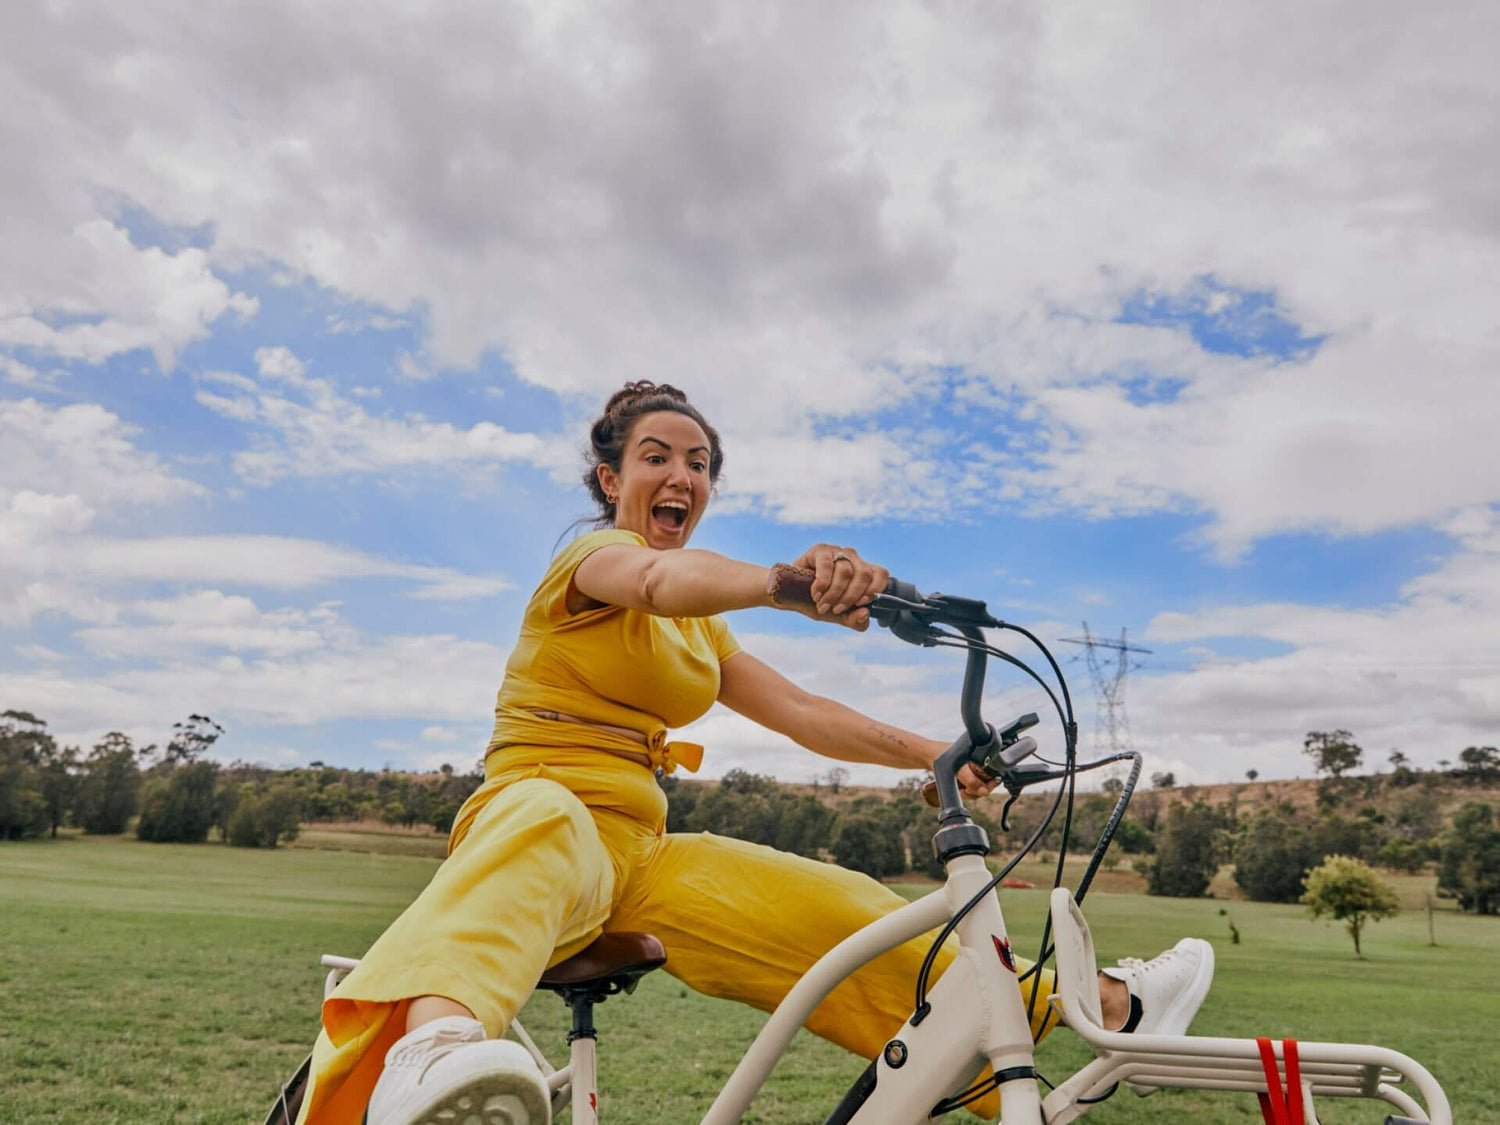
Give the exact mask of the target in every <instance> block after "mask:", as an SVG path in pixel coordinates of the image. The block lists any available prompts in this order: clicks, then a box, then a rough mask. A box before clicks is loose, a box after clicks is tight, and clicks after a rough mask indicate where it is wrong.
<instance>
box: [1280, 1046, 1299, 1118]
mask: <svg viewBox="0 0 1500 1125" xmlns="http://www.w3.org/2000/svg"><path fill="white" fill-rule="evenodd" d="M1281 1058H1282V1060H1283V1061H1284V1062H1285V1063H1286V1100H1287V1107H1288V1108H1289V1109H1290V1110H1291V1113H1290V1114H1289V1117H1290V1119H1291V1125H1304V1123H1303V1117H1302V1064H1301V1063H1300V1062H1298V1061H1297V1041H1296V1040H1295V1039H1283V1040H1282V1041H1281Z"/></svg>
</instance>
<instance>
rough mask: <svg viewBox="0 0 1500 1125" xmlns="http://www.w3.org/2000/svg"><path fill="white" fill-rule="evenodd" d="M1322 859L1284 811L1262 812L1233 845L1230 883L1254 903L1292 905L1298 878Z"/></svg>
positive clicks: (1299, 889)
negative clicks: (1284, 903) (1231, 880)
mask: <svg viewBox="0 0 1500 1125" xmlns="http://www.w3.org/2000/svg"><path fill="white" fill-rule="evenodd" d="M1322 858H1323V853H1322V852H1320V851H1318V850H1317V846H1316V843H1315V842H1314V841H1313V840H1312V839H1311V837H1310V835H1309V833H1308V831H1307V829H1306V828H1305V827H1304V826H1303V825H1301V824H1299V823H1297V821H1296V819H1295V817H1294V816H1292V815H1291V813H1290V812H1289V811H1288V810H1287V809H1286V808H1275V809H1263V810H1262V811H1261V812H1260V813H1259V814H1258V815H1257V816H1256V817H1255V819H1254V820H1253V821H1251V822H1250V823H1249V824H1248V825H1246V826H1245V827H1244V828H1243V829H1241V831H1240V833H1239V836H1238V837H1237V838H1236V839H1235V842H1234V881H1235V882H1236V883H1237V884H1238V885H1239V887H1240V889H1241V890H1243V891H1244V892H1245V894H1247V895H1248V896H1249V897H1250V898H1251V899H1252V900H1253V901H1255V902H1296V901H1297V900H1298V899H1299V898H1300V897H1301V895H1302V879H1303V876H1305V875H1306V874H1307V872H1308V871H1309V870H1310V869H1311V868H1312V867H1313V866H1314V865H1315V864H1317V863H1318V862H1319V861H1320V860H1321V859H1322Z"/></svg>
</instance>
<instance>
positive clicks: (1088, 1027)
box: [1042, 887, 1453, 1125]
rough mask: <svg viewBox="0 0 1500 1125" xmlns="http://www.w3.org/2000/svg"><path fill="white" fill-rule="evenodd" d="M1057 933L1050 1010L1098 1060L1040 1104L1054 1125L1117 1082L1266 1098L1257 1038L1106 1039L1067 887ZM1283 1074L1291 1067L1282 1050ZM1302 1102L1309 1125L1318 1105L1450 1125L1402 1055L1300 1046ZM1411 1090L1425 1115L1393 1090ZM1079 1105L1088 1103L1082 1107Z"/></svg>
mask: <svg viewBox="0 0 1500 1125" xmlns="http://www.w3.org/2000/svg"><path fill="white" fill-rule="evenodd" d="M1051 914H1052V928H1053V932H1054V933H1055V934H1056V942H1057V991H1056V992H1055V993H1054V994H1053V995H1052V997H1051V1003H1052V1004H1053V1005H1054V1006H1055V1007H1056V1008H1057V1009H1058V1010H1059V1012H1060V1013H1061V1015H1062V1017H1063V1019H1064V1020H1065V1021H1066V1023H1067V1025H1068V1027H1069V1028H1070V1029H1072V1030H1073V1031H1074V1032H1076V1033H1077V1034H1078V1035H1079V1037H1081V1038H1082V1039H1083V1040H1084V1041H1085V1042H1086V1043H1088V1045H1089V1046H1090V1047H1092V1048H1093V1049H1094V1053H1095V1054H1096V1055H1097V1056H1098V1057H1097V1058H1096V1059H1095V1060H1094V1061H1093V1062H1091V1063H1090V1064H1089V1065H1088V1066H1086V1067H1084V1068H1083V1069H1082V1070H1080V1071H1079V1072H1078V1073H1077V1074H1075V1075H1073V1076H1072V1077H1071V1078H1069V1079H1068V1080H1067V1081H1066V1082H1063V1083H1062V1084H1061V1085H1059V1086H1058V1087H1057V1089H1056V1090H1054V1091H1053V1092H1052V1093H1051V1094H1050V1095H1049V1096H1048V1097H1047V1100H1046V1101H1045V1102H1044V1103H1043V1105H1042V1113H1043V1115H1044V1117H1045V1119H1046V1121H1047V1123H1048V1125H1066V1123H1067V1122H1070V1121H1073V1120H1074V1119H1076V1118H1077V1117H1078V1116H1079V1115H1081V1114H1082V1113H1083V1112H1084V1111H1085V1110H1086V1109H1088V1101H1089V1099H1098V1098H1099V1097H1101V1096H1102V1095H1104V1094H1106V1093H1107V1092H1108V1091H1109V1089H1110V1087H1111V1086H1113V1085H1114V1084H1115V1083H1116V1082H1130V1083H1132V1084H1134V1085H1137V1086H1146V1087H1155V1088H1170V1087H1176V1088H1187V1089H1195V1090H1244V1091H1248V1092H1253V1093H1259V1094H1265V1093H1267V1092H1268V1086H1267V1081H1266V1075H1265V1073H1264V1072H1263V1070H1262V1064H1261V1054H1260V1047H1259V1046H1258V1044H1257V1042H1256V1040H1254V1039H1221V1038H1215V1037H1212V1036H1207V1035H1140V1034H1139V1033H1135V1032H1132V1033H1130V1034H1124V1033H1121V1032H1111V1031H1106V1030H1104V1028H1103V1026H1102V1025H1101V1015H1100V1003H1099V975H1098V961H1097V958H1096V956H1095V954H1094V938H1093V935H1092V934H1091V933H1090V932H1089V924H1088V922H1087V921H1085V919H1084V917H1083V911H1082V910H1080V909H1079V908H1078V904H1077V903H1076V902H1074V901H1073V895H1072V893H1071V892H1070V891H1069V890H1068V889H1067V888H1066V887H1058V888H1056V889H1055V890H1054V891H1053V892H1052V899H1051ZM1274 1050H1275V1052H1276V1059H1277V1065H1278V1072H1279V1074H1280V1076H1281V1080H1282V1081H1283V1082H1285V1080H1286V1073H1285V1069H1286V1068H1285V1059H1284V1052H1283V1051H1282V1048H1281V1045H1280V1044H1279V1043H1278V1044H1275V1046H1274ZM1297 1054H1298V1059H1299V1062H1300V1070H1301V1079H1302V1081H1301V1086H1302V1102H1303V1109H1304V1112H1305V1115H1306V1122H1307V1125H1318V1118H1317V1114H1316V1112H1315V1111H1314V1109H1313V1098H1314V1096H1315V1095H1316V1096H1324V1095H1327V1096H1330V1097H1342V1098H1359V1097H1365V1098H1379V1099H1381V1100H1382V1101H1385V1102H1388V1103H1389V1104H1390V1105H1392V1106H1394V1107H1395V1108H1396V1109H1397V1110H1398V1111H1399V1112H1400V1113H1401V1114H1402V1115H1404V1116H1406V1117H1408V1118H1411V1119H1413V1120H1416V1121H1430V1122H1431V1125H1452V1122H1453V1112H1452V1110H1451V1109H1450V1108H1449V1106H1448V1098H1447V1096H1446V1095H1445V1094H1444V1093H1443V1089H1442V1087H1441V1086H1439V1085H1438V1083H1437V1080H1436V1079H1435V1078H1433V1076H1432V1074H1431V1073H1430V1072H1429V1071H1428V1070H1427V1069H1426V1068H1425V1067H1424V1066H1422V1065H1421V1064H1420V1063H1418V1062H1417V1061H1416V1060H1414V1059H1411V1058H1408V1057H1407V1056H1406V1055H1403V1054H1401V1053H1400V1052H1398V1051H1391V1050H1388V1049H1386V1048H1384V1047H1372V1046H1368V1045H1366V1044H1360V1043H1311V1042H1299V1043H1298V1045H1297ZM1408 1080H1409V1081H1410V1082H1411V1084H1412V1085H1413V1086H1414V1087H1416V1090H1417V1092H1418V1093H1420V1094H1421V1096H1422V1099H1423V1101H1425V1102H1426V1103H1427V1111H1426V1112H1425V1113H1424V1112H1423V1111H1422V1107H1421V1106H1420V1105H1419V1104H1418V1103H1417V1101H1416V1100H1415V1099H1414V1098H1412V1096H1411V1095H1410V1094H1408V1093H1406V1092H1405V1091H1404V1090H1401V1089H1398V1088H1397V1086H1396V1084H1397V1083H1400V1082H1405V1081H1408ZM1080 1102H1082V1103H1083V1104H1080Z"/></svg>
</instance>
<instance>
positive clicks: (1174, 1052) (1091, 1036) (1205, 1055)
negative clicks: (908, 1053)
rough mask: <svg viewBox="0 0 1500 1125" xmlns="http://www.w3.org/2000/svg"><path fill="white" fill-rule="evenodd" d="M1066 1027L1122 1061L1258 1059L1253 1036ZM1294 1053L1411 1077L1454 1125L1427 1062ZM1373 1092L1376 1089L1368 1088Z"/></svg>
mask: <svg viewBox="0 0 1500 1125" xmlns="http://www.w3.org/2000/svg"><path fill="white" fill-rule="evenodd" d="M1069 1026H1070V1027H1072V1028H1073V1030H1074V1031H1076V1032H1077V1033H1078V1034H1079V1035H1080V1036H1082V1037H1083V1038H1084V1039H1085V1040H1086V1041H1087V1042H1088V1043H1089V1045H1090V1046H1092V1047H1095V1048H1098V1049H1100V1050H1104V1051H1108V1052H1109V1053H1110V1054H1111V1055H1112V1056H1116V1057H1117V1058H1118V1061H1120V1062H1122V1063H1126V1062H1132V1061H1134V1060H1135V1059H1137V1058H1140V1057H1142V1056H1146V1057H1148V1058H1149V1057H1153V1056H1162V1055H1165V1056H1170V1057H1171V1058H1173V1059H1175V1060H1186V1061H1187V1065H1189V1066H1192V1065H1193V1063H1194V1061H1197V1062H1199V1063H1202V1062H1210V1061H1212V1062H1219V1061H1222V1060H1229V1059H1249V1060H1251V1061H1252V1062H1258V1061H1259V1059H1260V1048H1259V1046H1258V1045H1257V1043H1256V1042H1255V1040H1253V1039H1223V1038H1217V1037H1214V1036H1208V1035H1137V1034H1135V1033H1134V1032H1131V1033H1129V1034H1121V1033H1119V1032H1113V1031H1104V1030H1102V1029H1101V1028H1099V1027H1098V1026H1097V1025H1091V1024H1089V1023H1088V1022H1087V1021H1085V1020H1079V1021H1069ZM1271 1048H1272V1051H1273V1052H1274V1054H1275V1057H1276V1059H1277V1060H1278V1061H1279V1062H1283V1067H1282V1069H1283V1070H1284V1069H1285V1068H1284V1059H1283V1056H1282V1046H1281V1040H1279V1039H1274V1040H1272V1041H1271ZM1297 1056H1298V1058H1299V1059H1300V1060H1301V1061H1302V1062H1304V1063H1313V1064H1319V1063H1345V1064H1350V1063H1352V1064H1356V1065H1360V1066H1369V1067H1379V1068H1381V1069H1382V1070H1390V1071H1393V1072H1394V1073H1396V1074H1399V1075H1401V1076H1402V1077H1403V1078H1406V1079H1410V1080H1411V1082H1412V1084H1413V1085H1414V1086H1416V1088H1417V1090H1418V1091H1420V1093H1421V1094H1422V1100H1423V1101H1425V1102H1426V1103H1427V1107H1428V1113H1427V1116H1428V1117H1430V1119H1431V1120H1432V1122H1433V1125H1452V1121H1453V1111H1452V1109H1450V1108H1449V1105H1448V1098H1447V1096H1446V1095H1445V1094H1444V1093H1443V1088H1442V1087H1441V1086H1439V1085H1438V1083H1437V1079H1435V1078H1433V1076H1432V1074H1431V1073H1430V1072H1429V1071H1428V1070H1427V1068H1426V1067H1424V1066H1422V1064H1421V1063H1419V1062H1417V1061H1416V1060H1415V1059H1411V1058H1408V1057H1407V1056H1406V1055H1403V1054H1401V1053H1400V1052H1398V1051H1392V1050H1389V1049H1387V1048H1385V1047H1371V1046H1367V1045H1363V1044H1355V1043H1317V1042H1302V1041H1301V1040H1299V1041H1298V1042H1297ZM1368 1092H1369V1093H1370V1094H1374V1093H1375V1090H1373V1089H1371V1090H1369V1091H1368Z"/></svg>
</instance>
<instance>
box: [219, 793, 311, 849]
mask: <svg viewBox="0 0 1500 1125" xmlns="http://www.w3.org/2000/svg"><path fill="white" fill-rule="evenodd" d="M301 818H302V801H301V796H300V794H298V792H297V789H296V786H294V785H293V784H292V783H291V782H288V781H273V782H271V783H270V784H269V785H267V786H265V787H264V788H259V787H257V788H255V789H251V788H250V787H249V786H245V787H242V789H241V792H240V799H239V801H238V802H237V803H236V804H235V808H234V815H233V816H231V817H230V818H229V843H230V844H231V845H233V846H234V847H237V848H274V847H275V846H276V845H277V844H278V843H279V842H280V841H282V840H288V841H290V840H295V839H296V838H297V833H298V829H299V825H300V823H301Z"/></svg>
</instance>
